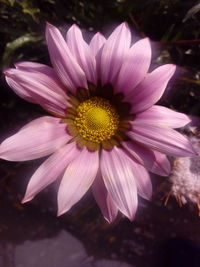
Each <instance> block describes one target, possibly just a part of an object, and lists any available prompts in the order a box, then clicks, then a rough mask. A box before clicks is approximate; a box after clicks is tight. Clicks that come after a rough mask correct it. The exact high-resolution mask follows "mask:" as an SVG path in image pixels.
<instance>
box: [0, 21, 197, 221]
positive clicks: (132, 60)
mask: <svg viewBox="0 0 200 267" xmlns="http://www.w3.org/2000/svg"><path fill="white" fill-rule="evenodd" d="M46 41H47V45H48V49H49V54H50V58H51V62H52V65H53V68H51V67H48V66H46V65H43V64H39V63H34V62H20V63H17V64H16V65H15V68H12V69H8V70H6V71H5V76H6V80H7V83H8V84H9V85H10V87H11V88H12V89H13V90H14V91H15V92H16V93H17V94H18V95H19V96H20V97H22V98H24V99H25V100H27V101H30V102H33V103H36V104H39V105H41V106H42V107H43V108H44V109H46V110H47V111H48V112H49V113H51V114H52V115H54V116H55V117H52V116H44V117H41V118H38V119H36V120H34V121H32V122H30V123H29V124H27V125H26V126H25V127H23V128H22V129H21V130H20V131H19V132H18V133H16V134H15V135H13V136H11V137H9V138H7V139H6V140H5V141H4V142H3V143H2V144H1V146H0V157H1V158H3V159H6V160H11V161H24V160H31V159H35V158H40V157H44V156H47V155H50V156H49V158H48V159H47V160H46V161H44V163H43V164H42V165H41V166H40V167H39V168H38V169H37V171H36V172H35V173H34V174H33V176H32V177H31V179H30V181H29V184H28V187H27V190H26V194H25V197H24V199H23V202H27V201H29V200H31V199H33V198H34V196H35V195H36V194H37V193H38V192H40V191H41V190H42V189H43V188H45V187H46V186H48V185H49V184H50V183H52V182H54V181H55V180H56V179H58V178H61V183H60V187H59V190H58V215H61V214H63V213H64V212H66V211H67V210H69V209H70V208H71V207H72V206H73V205H74V204H75V203H76V202H77V201H78V200H80V199H81V198H82V196H83V195H84V194H85V193H86V191H87V190H88V189H89V188H90V187H92V191H93V194H94V197H95V199H96V201H97V203H98V205H99V207H100V209H101V211H102V213H103V215H104V217H105V218H106V219H107V220H108V221H109V222H111V221H113V220H114V219H115V217H116V215H117V213H118V211H120V212H121V213H123V214H124V215H125V216H127V217H128V218H129V219H131V220H132V219H133V218H134V216H135V212H136V209H137V205H138V197H137V193H138V194H139V195H141V196H142V197H144V198H146V199H150V198H151V193H152V185H151V181H150V177H149V174H148V171H151V172H154V173H157V174H160V175H165V176H167V175H168V174H169V172H170V163H169V161H168V159H167V157H166V155H172V156H183V157H188V156H191V155H192V154H194V153H195V152H194V150H193V148H192V146H191V144H190V142H189V141H188V139H187V138H186V137H184V136H183V135H181V134H180V133H178V132H177V131H175V130H174V129H173V128H178V127H182V126H184V125H185V124H187V123H188V122H189V121H190V120H189V118H188V117H187V116H186V115H184V114H182V113H178V112H175V111H172V110H170V109H168V108H165V107H162V106H158V105H155V103H156V102H157V101H158V100H159V99H160V98H161V96H162V94H163V92H164V90H165V88H166V86H167V83H168V81H169V80H170V78H171V77H172V75H173V74H174V72H175V66H174V65H172V64H167V65H163V66H160V67H158V68H157V69H155V70H154V71H152V72H149V66H150V61H151V47H150V41H149V39H148V38H145V39H142V40H140V41H137V42H136V41H135V40H134V39H133V40H132V39H131V33H130V30H129V28H128V26H127V24H126V23H122V24H121V25H120V26H118V27H117V28H116V29H115V30H114V31H113V32H112V34H111V35H110V36H109V37H108V39H107V40H106V39H105V38H104V37H103V36H102V35H101V34H100V33H97V34H95V35H94V36H93V38H92V40H91V41H90V43H89V44H87V43H86V42H85V41H84V39H83V37H82V33H81V30H80V29H79V28H78V26H76V25H73V26H72V27H71V28H70V29H69V30H68V32H67V35H66V40H65V39H64V38H63V36H62V35H61V33H60V32H59V30H58V29H57V28H56V27H54V26H52V25H50V24H47V26H46ZM132 43H133V44H132Z"/></svg>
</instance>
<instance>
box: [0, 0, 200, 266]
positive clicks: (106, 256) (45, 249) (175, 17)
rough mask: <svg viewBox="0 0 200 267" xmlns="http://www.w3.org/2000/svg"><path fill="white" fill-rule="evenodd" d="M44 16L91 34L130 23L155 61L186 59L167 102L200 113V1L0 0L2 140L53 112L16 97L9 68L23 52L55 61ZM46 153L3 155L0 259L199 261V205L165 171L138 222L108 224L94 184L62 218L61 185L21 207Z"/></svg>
mask: <svg viewBox="0 0 200 267" xmlns="http://www.w3.org/2000/svg"><path fill="white" fill-rule="evenodd" d="M45 21H48V22H50V23H52V24H54V25H55V26H58V27H59V28H60V30H61V31H62V32H63V33H65V32H66V30H67V28H68V27H69V26H70V25H72V24H73V23H76V24H78V25H79V26H80V28H81V29H82V30H83V31H84V32H85V38H86V39H87V40H89V39H90V38H91V36H92V35H93V33H95V32H96V31H100V32H102V33H103V34H105V35H108V34H109V33H110V31H111V30H112V29H113V28H114V27H115V26H116V25H118V24H119V23H121V22H123V21H127V22H128V24H129V26H130V28H131V29H132V32H133V33H134V34H135V35H136V36H137V38H142V37H145V36H148V37H149V38H150V39H151V41H152V49H153V59H152V66H156V65H158V64H162V63H174V64H176V65H178V66H179V68H178V71H177V75H176V77H175V78H174V79H173V80H172V82H171V83H170V84H169V86H168V89H167V92H166V94H165V97H164V98H163V99H162V100H161V101H160V104H162V105H165V106H167V107H170V108H173V109H176V110H177V111H182V112H185V113H187V114H189V115H192V116H194V117H195V118H197V119H198V117H199V115H200V102H199V101H200V1H192V0H90V1H89V0H81V1H78V0H68V1H64V0H40V1H39V0H38V1H37V0H33V1H28V0H0V58H1V62H0V65H1V74H0V75H1V78H0V82H1V87H0V141H2V140H3V139H4V138H6V137H7V136H8V135H11V134H13V133H15V132H16V131H17V130H18V129H20V127H21V126H23V125H24V124H26V123H27V122H28V121H31V120H32V119H34V118H37V117H39V116H42V115H44V114H45V111H44V110H42V109H41V108H40V107H39V106H37V105H33V104H30V103H28V102H25V101H24V100H22V99H20V98H19V97H18V96H16V95H15V94H14V92H13V91H12V90H11V89H10V88H9V87H8V86H7V85H6V83H5V80H4V77H3V74H2V70H4V69H6V68H7V67H12V66H13V63H14V62H17V61H20V60H29V61H37V62H41V63H45V64H48V65H50V60H49V56H48V51H47V47H46V44H45V40H44V30H45ZM42 161H43V159H42V160H34V161H29V162H24V163H15V162H6V161H3V160H0V267H35V266H37V267H91V266H94V267H111V266H112V267H118V266H120V267H130V266H133V267H173V266H176V267H179V266H181V267H185V266H187V267H196V266H198V267H199V266H200V227H199V225H200V219H199V216H198V208H197V207H198V206H197V205H195V204H194V203H187V204H186V205H184V206H183V207H180V205H179V204H180V203H179V204H178V202H177V201H176V200H175V198H174V197H173V196H172V197H170V198H169V199H168V196H169V192H170V184H169V182H168V179H167V178H163V177H158V176H157V177H156V176H153V177H152V181H153V186H154V196H153V200H152V201H151V202H150V203H149V202H147V201H145V200H143V199H139V202H140V204H139V208H138V212H137V216H136V219H135V221H134V222H129V221H128V220H127V219H125V218H122V217H120V216H119V217H118V218H117V220H116V222H115V223H113V224H112V225H108V224H107V223H106V222H105V221H104V219H103V217H102V215H101V213H100V210H99V209H98V207H97V205H96V204H95V202H94V200H93V198H92V196H91V194H90V192H88V194H87V195H86V196H85V197H84V198H83V199H82V200H81V201H80V202H79V203H78V204H77V205H76V206H75V207H73V209H72V210H71V211H70V212H68V213H67V214H65V215H63V216H61V217H60V218H57V217H56V210H57V206H56V187H57V185H56V184H54V185H52V186H49V187H48V188H47V189H46V190H44V191H43V192H41V193H40V194H39V195H38V196H37V197H36V198H35V199H34V200H33V201H31V202H30V203H28V204H25V205H21V204H20V201H21V199H22V197H23V195H24V192H25V188H26V185H27V183H28V181H29V179H30V176H31V175H32V174H33V172H34V171H35V170H36V169H37V167H38V166H39V164H40V163H41V162H42ZM197 177H199V179H200V174H199V172H197ZM166 196H167V200H168V201H166ZM196 204H199V203H196Z"/></svg>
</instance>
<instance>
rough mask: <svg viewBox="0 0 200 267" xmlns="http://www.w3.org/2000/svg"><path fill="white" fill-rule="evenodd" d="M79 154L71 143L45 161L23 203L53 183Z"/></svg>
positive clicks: (34, 175)
mask: <svg viewBox="0 0 200 267" xmlns="http://www.w3.org/2000/svg"><path fill="white" fill-rule="evenodd" d="M79 152H80V151H79V150H78V149H77V147H76V144H75V143H70V144H67V145H65V146H63V147H62V148H60V149H58V150H57V151H56V152H55V153H54V154H53V155H51V156H50V157H49V158H48V159H47V160H45V161H44V162H43V163H42V165H40V167H39V168H38V169H37V170H36V172H35V173H34V174H33V176H32V177H31V179H30V181H29V183H28V186H27V189H26V194H25V196H24V198H23V200H22V203H25V202H28V201H30V200H31V199H33V198H34V197H35V195H36V194H38V193H39V192H40V191H41V190H42V189H44V188H45V187H47V186H48V185H49V184H51V183H53V182H54V181H55V180H56V179H57V178H58V177H59V176H60V175H61V174H62V173H63V172H64V170H65V168H66V167H67V165H68V164H69V163H70V162H71V161H72V160H73V159H74V158H75V157H76V156H77V155H78V154H79Z"/></svg>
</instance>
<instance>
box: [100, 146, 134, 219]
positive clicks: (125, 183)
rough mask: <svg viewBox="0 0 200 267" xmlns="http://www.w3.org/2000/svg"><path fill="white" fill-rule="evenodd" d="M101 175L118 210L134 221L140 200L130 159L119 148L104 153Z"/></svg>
mask: <svg viewBox="0 0 200 267" xmlns="http://www.w3.org/2000/svg"><path fill="white" fill-rule="evenodd" d="M100 167H101V173H102V176H103V180H104V183H105V186H106V188H107V190H108V192H109V194H110V195H111V197H112V199H113V201H114V202H115V203H116V205H117V207H118V209H119V210H120V211H121V212H122V213H123V214H124V215H125V216H127V217H128V218H129V219H130V220H133V219H134V216H135V213H136V210H137V205H138V198H137V188H136V183H135V179H134V175H133V172H132V166H131V164H130V161H129V159H128V157H127V156H126V155H125V153H124V152H123V151H122V149H119V148H117V147H114V148H113V149H112V150H111V151H106V150H103V151H102V155H101V163H100Z"/></svg>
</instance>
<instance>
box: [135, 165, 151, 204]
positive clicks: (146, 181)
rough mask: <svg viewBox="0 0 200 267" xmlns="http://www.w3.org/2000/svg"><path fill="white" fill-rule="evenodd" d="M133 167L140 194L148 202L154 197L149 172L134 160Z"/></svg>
mask: <svg viewBox="0 0 200 267" xmlns="http://www.w3.org/2000/svg"><path fill="white" fill-rule="evenodd" d="M131 167H132V172H133V176H134V179H135V182H136V185H137V192H138V194H139V195H140V196H141V197H143V198H145V199H146V200H150V199H151V197H152V184H151V179H150V177H149V174H148V172H147V171H146V169H145V168H144V167H143V166H142V165H140V164H137V163H136V162H135V161H133V160H132V161H131Z"/></svg>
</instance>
